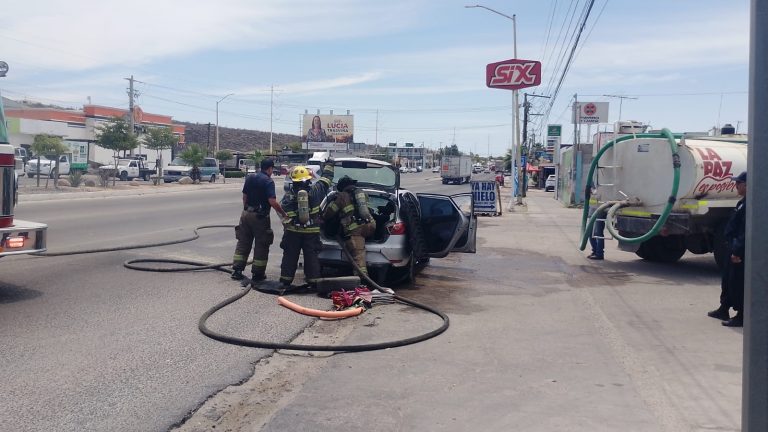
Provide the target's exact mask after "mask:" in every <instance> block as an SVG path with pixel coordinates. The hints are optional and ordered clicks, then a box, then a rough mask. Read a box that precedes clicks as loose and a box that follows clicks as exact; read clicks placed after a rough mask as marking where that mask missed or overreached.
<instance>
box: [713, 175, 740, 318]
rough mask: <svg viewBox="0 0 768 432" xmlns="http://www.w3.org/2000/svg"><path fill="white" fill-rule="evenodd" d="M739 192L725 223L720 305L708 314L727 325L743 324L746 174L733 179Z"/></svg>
mask: <svg viewBox="0 0 768 432" xmlns="http://www.w3.org/2000/svg"><path fill="white" fill-rule="evenodd" d="M733 181H734V182H735V183H736V191H737V192H738V194H739V196H740V197H742V198H741V200H739V202H738V203H737V204H736V208H735V209H734V211H733V214H731V217H730V218H729V219H728V223H727V224H726V225H725V241H726V245H727V250H728V258H727V259H726V262H725V267H724V269H723V276H722V280H721V285H720V307H719V308H717V309H715V310H713V311H710V312H708V313H707V315H709V316H711V317H712V318H717V319H720V320H723V325H724V326H726V327H742V326H743V325H744V258H745V249H746V223H747V219H746V210H747V198H746V196H747V173H746V172H743V173H741V174H739V175H738V176H736V177H734V178H733ZM729 308H733V310H735V311H736V315H735V316H734V317H733V318H731V317H730V314H729V313H728V309H729Z"/></svg>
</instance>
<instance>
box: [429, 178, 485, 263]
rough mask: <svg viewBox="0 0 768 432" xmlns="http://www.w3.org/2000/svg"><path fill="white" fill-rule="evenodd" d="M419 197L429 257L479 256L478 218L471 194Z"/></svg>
mask: <svg viewBox="0 0 768 432" xmlns="http://www.w3.org/2000/svg"><path fill="white" fill-rule="evenodd" d="M416 196H417V197H418V198H419V206H420V207H421V219H420V222H421V229H422V232H423V233H424V241H425V243H426V248H427V256H429V257H431V258H443V257H445V256H447V255H448V254H449V253H451V252H467V253H475V251H476V239H477V216H476V215H475V214H474V209H473V198H472V194H471V193H466V194H458V195H453V196H446V195H435V194H416Z"/></svg>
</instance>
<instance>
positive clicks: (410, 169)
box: [408, 167, 419, 173]
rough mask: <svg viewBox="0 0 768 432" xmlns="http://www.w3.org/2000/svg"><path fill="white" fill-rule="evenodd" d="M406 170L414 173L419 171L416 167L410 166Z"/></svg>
mask: <svg viewBox="0 0 768 432" xmlns="http://www.w3.org/2000/svg"><path fill="white" fill-rule="evenodd" d="M408 172H410V173H415V172H419V170H417V169H416V167H410V168H408Z"/></svg>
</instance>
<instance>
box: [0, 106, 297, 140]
mask: <svg viewBox="0 0 768 432" xmlns="http://www.w3.org/2000/svg"><path fill="white" fill-rule="evenodd" d="M3 105H5V107H6V108H16V109H20V108H54V109H62V110H76V109H75V108H66V107H61V106H57V105H50V104H43V103H39V102H34V101H15V100H13V99H8V98H5V97H3ZM174 123H176V124H182V125H184V126H185V127H186V142H187V143H198V144H201V145H202V146H203V147H206V146H207V145H208V143H209V142H210V148H211V150H213V149H215V148H216V125H213V124H212V125H211V126H210V133H209V128H208V123H203V124H200V123H189V122H183V121H174ZM300 142H301V137H299V136H298V135H291V134H282V133H275V134H272V148H273V149H274V151H275V152H279V151H280V150H282V149H283V147H286V146H290V145H291V144H293V145H296V144H298V143H300ZM219 148H221V149H228V150H237V151H242V152H252V151H253V150H254V149H259V150H260V151H261V152H269V132H262V131H257V130H250V129H235V128H227V127H221V126H219Z"/></svg>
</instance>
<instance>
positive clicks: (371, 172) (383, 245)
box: [320, 158, 477, 283]
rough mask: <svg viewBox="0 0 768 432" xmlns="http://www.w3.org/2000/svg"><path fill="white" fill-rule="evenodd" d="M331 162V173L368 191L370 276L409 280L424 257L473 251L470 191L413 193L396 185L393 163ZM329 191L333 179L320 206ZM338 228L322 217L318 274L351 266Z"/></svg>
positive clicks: (382, 279)
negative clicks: (373, 229)
mask: <svg viewBox="0 0 768 432" xmlns="http://www.w3.org/2000/svg"><path fill="white" fill-rule="evenodd" d="M334 165H335V167H334V170H335V173H334V179H340V178H342V177H344V176H349V177H350V178H352V179H354V180H357V187H358V188H362V189H363V190H365V192H366V193H367V194H368V198H369V202H368V207H369V211H370V213H371V215H372V216H373V218H374V219H376V232H375V234H374V235H373V236H372V237H371V238H369V239H367V240H366V261H367V265H368V271H369V274H370V275H371V277H372V278H373V279H374V280H375V281H376V282H378V283H384V282H399V281H413V280H414V279H415V276H416V273H417V272H418V271H419V270H420V269H421V268H423V266H424V265H425V264H426V263H427V262H428V261H429V259H430V258H442V257H445V256H447V255H448V254H449V253H451V252H468V253H474V252H475V250H476V234H477V232H476V231H477V217H476V216H475V215H474V211H473V201H472V194H471V193H464V194H458V195H452V196H447V195H437V194H421V193H417V194H414V193H412V192H410V191H408V190H405V189H402V188H400V172H399V171H398V169H397V167H396V166H394V165H392V164H389V163H387V162H382V161H379V160H374V159H364V158H340V159H336V161H335V162H334ZM335 193H336V192H335V183H334V192H331V193H330V194H329V195H328V197H327V198H326V200H325V201H324V202H323V204H322V208H323V209H324V208H325V206H326V205H327V203H328V202H330V199H331V198H333V195H334V194H335ZM340 228H341V227H340V226H339V224H338V223H337V222H327V223H326V224H325V225H324V226H323V228H322V229H321V241H322V244H323V249H322V250H321V252H320V265H321V267H322V269H323V273H324V274H331V273H338V272H339V271H342V272H351V264H350V263H349V261H348V260H347V259H346V257H345V256H344V255H343V253H342V250H341V246H339V242H338V239H339V235H340V232H341V229H340Z"/></svg>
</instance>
